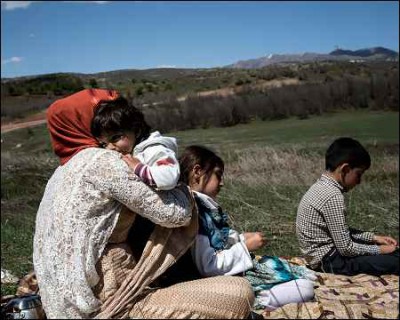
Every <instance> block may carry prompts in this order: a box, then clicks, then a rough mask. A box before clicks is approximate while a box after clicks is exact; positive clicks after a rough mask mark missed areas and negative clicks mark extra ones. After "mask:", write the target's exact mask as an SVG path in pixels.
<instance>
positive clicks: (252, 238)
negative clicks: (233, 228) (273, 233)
mask: <svg viewBox="0 0 400 320" xmlns="http://www.w3.org/2000/svg"><path fill="white" fill-rule="evenodd" d="M243 236H244V240H245V244H246V247H247V249H248V250H249V251H250V252H251V251H255V250H257V249H259V248H261V247H263V246H265V245H266V243H267V239H266V238H265V236H264V234H263V233H262V232H245V233H243Z"/></svg>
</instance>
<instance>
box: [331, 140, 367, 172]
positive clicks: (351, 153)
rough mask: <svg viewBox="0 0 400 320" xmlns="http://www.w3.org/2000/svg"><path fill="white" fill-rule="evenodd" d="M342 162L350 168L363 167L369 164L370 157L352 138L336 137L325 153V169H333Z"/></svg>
mask: <svg viewBox="0 0 400 320" xmlns="http://www.w3.org/2000/svg"><path fill="white" fill-rule="evenodd" d="M343 163H348V164H349V166H350V167H351V168H356V167H357V168H365V169H368V168H369V167H370V166H371V157H370V155H369V153H368V151H367V150H366V149H365V148H364V147H363V146H362V145H361V144H360V143H359V142H358V141H357V140H354V139H352V138H348V137H342V138H338V139H336V140H335V141H333V143H332V144H331V145H330V146H329V148H328V150H327V151H326V153H325V169H326V170H329V171H331V172H332V171H335V169H336V168H337V167H338V166H340V165H341V164H343Z"/></svg>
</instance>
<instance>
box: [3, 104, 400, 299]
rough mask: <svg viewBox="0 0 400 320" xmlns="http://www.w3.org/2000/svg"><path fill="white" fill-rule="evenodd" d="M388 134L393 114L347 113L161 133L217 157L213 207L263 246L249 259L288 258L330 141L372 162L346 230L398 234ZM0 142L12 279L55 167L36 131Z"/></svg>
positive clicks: (351, 204) (6, 263)
mask: <svg viewBox="0 0 400 320" xmlns="http://www.w3.org/2000/svg"><path fill="white" fill-rule="evenodd" d="M398 132H399V114H398V113H397V112H368V111H363V112H361V111H357V112H339V113H334V114H329V115H324V116H320V117H311V118H309V119H305V120H298V119H294V118H293V119H286V120H279V121H266V122H252V123H250V124H246V125H238V126H235V127H230V128H212V129H206V130H204V129H197V130H189V131H183V132H170V133H167V134H166V135H171V136H176V137H177V138H178V142H179V146H180V150H183V148H184V147H185V146H187V145H190V144H202V145H206V146H208V147H211V148H212V149H214V150H216V151H217V152H218V153H219V154H220V155H222V157H223V159H224V160H225V161H226V173H225V188H223V189H222V192H221V194H220V203H221V204H222V206H223V208H224V209H225V211H226V212H228V213H229V215H230V217H231V221H232V224H233V225H234V227H235V228H237V229H238V230H240V231H256V230H261V231H264V232H265V233H266V235H267V238H268V239H269V244H268V246H267V247H266V248H265V249H263V250H260V252H259V253H270V254H276V255H296V254H299V250H298V248H297V241H296V238H295V233H294V232H295V229H294V220H295V215H296V209H297V205H298V202H299V201H300V199H301V196H302V195H303V194H304V192H305V191H306V190H307V189H308V187H309V186H310V185H311V184H312V183H313V182H314V181H315V180H316V179H317V178H318V177H319V176H320V174H321V172H322V171H323V165H324V163H323V155H324V151H325V149H326V147H327V146H328V145H329V143H330V142H331V141H333V139H335V138H336V137H339V136H351V137H354V138H356V139H359V140H360V141H361V142H362V143H363V144H364V145H365V146H366V147H367V148H368V150H369V151H370V153H371V156H372V166H371V169H370V170H369V171H368V172H367V173H366V174H365V177H364V179H363V183H362V184H361V185H360V186H358V187H357V188H355V189H354V190H353V191H352V192H351V193H349V194H348V197H347V198H348V211H349V221H350V224H352V225H354V226H357V227H359V228H364V229H368V230H373V231H376V232H378V233H387V234H391V235H392V236H394V237H396V238H398V237H399V227H398V223H399V158H398V156H399V145H398V143H399V133H398ZM1 138H2V144H1V151H2V153H1V165H2V171H1V209H2V216H1V235H2V240H1V250H2V254H1V265H2V268H6V269H10V270H12V271H13V272H14V273H15V274H16V275H17V276H22V275H24V274H25V273H26V272H28V271H30V270H31V269H32V258H31V254H32V236H33V230H34V220H35V214H36V211H37V208H38V204H39V202H40V199H41V196H42V194H43V191H44V187H45V185H46V182H47V180H48V178H49V177H50V176H51V174H52V173H53V171H54V169H55V168H56V166H57V165H58V161H57V159H56V157H55V156H54V155H53V154H52V151H51V147H50V143H49V138H48V133H47V130H46V127H45V126H39V127H35V128H32V129H21V130H18V131H14V132H10V133H6V134H2V135H1ZM1 290H2V291H1V292H2V294H3V293H10V292H13V290H15V287H13V286H8V287H7V286H2V289H1Z"/></svg>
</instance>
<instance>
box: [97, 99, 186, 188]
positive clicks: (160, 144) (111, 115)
mask: <svg viewBox="0 0 400 320" xmlns="http://www.w3.org/2000/svg"><path fill="white" fill-rule="evenodd" d="M133 128H140V129H139V130H137V129H136V130H134V129H133ZM91 133H92V135H93V136H94V137H95V138H96V139H97V140H98V141H99V143H100V146H102V147H104V148H106V149H110V150H115V151H118V152H120V153H122V154H123V155H124V156H123V159H124V160H125V162H127V163H128V165H129V166H130V167H131V168H132V169H133V170H134V172H135V174H136V175H137V176H138V177H139V178H141V180H142V181H143V182H145V183H146V184H147V185H149V186H151V187H154V188H157V189H158V190H170V189H173V188H175V187H176V185H177V183H178V180H179V174H180V170H179V163H178V160H177V159H176V154H177V149H178V146H177V143H176V139H175V138H171V137H164V136H162V135H161V134H160V133H159V132H158V131H155V132H153V133H151V134H150V127H149V126H148V125H147V123H146V122H145V121H144V119H143V114H142V113H141V112H139V111H138V110H137V109H136V108H135V107H134V106H132V105H130V104H129V103H128V101H127V100H126V99H125V98H122V97H119V98H117V99H115V100H112V101H101V102H100V103H99V104H98V105H97V107H96V109H95V111H94V117H93V120H92V124H91ZM132 153H133V156H132Z"/></svg>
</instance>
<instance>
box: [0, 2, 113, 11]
mask: <svg viewBox="0 0 400 320" xmlns="http://www.w3.org/2000/svg"><path fill="white" fill-rule="evenodd" d="M37 2H42V1H1V10H14V9H26V8H28V7H29V6H30V5H31V4H32V3H37ZM63 2H70V3H94V4H104V3H107V2H110V1H63Z"/></svg>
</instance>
